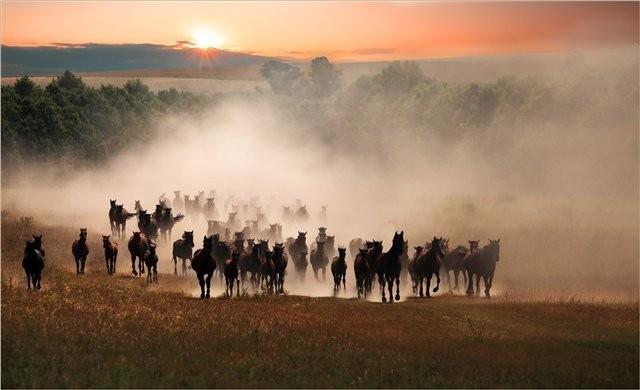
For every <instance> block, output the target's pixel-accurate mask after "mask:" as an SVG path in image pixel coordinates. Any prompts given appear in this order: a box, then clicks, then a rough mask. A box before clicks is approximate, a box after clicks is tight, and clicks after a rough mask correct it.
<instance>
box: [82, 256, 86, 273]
mask: <svg viewBox="0 0 640 390" xmlns="http://www.w3.org/2000/svg"><path fill="white" fill-rule="evenodd" d="M86 263H87V258H86V257H83V258H82V273H83V274H84V265H85V264H86Z"/></svg>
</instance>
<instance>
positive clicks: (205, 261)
mask: <svg viewBox="0 0 640 390" xmlns="http://www.w3.org/2000/svg"><path fill="white" fill-rule="evenodd" d="M212 252H213V237H207V236H204V239H203V240H202V249H198V250H197V251H196V253H194V254H193V260H192V261H191V268H192V269H193V270H194V271H195V272H196V276H197V277H198V283H200V298H201V299H203V298H205V297H206V298H209V297H210V296H211V294H210V291H211V277H213V271H215V269H216V261H215V260H214V258H213V255H212V254H211V253H212ZM205 284H206V287H207V289H206V293H205Z"/></svg>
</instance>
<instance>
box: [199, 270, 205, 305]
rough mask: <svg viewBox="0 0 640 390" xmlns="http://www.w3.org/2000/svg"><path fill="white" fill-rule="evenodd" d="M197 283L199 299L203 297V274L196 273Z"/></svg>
mask: <svg viewBox="0 0 640 390" xmlns="http://www.w3.org/2000/svg"><path fill="white" fill-rule="evenodd" d="M198 284H199V285H200V299H204V274H201V273H198Z"/></svg>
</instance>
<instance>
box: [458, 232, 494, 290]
mask: <svg viewBox="0 0 640 390" xmlns="http://www.w3.org/2000/svg"><path fill="white" fill-rule="evenodd" d="M498 261H500V239H497V240H491V239H489V244H488V245H485V246H484V247H482V249H479V250H476V251H474V252H473V253H472V254H470V255H469V256H467V257H466V258H465V260H464V268H465V270H466V271H467V275H468V279H469V287H467V291H466V292H467V295H473V276H474V275H475V277H476V292H475V293H476V294H478V292H479V291H480V278H482V280H483V281H484V295H485V296H486V297H487V298H491V293H490V290H491V286H492V284H493V275H494V273H495V271H496V263H497V262H498Z"/></svg>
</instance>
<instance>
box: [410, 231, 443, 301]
mask: <svg viewBox="0 0 640 390" xmlns="http://www.w3.org/2000/svg"><path fill="white" fill-rule="evenodd" d="M428 247H429V249H427V250H426V251H425V252H423V253H422V254H421V255H420V256H418V259H417V260H416V264H415V274H416V278H417V279H418V283H419V284H420V296H421V297H424V290H423V289H422V281H423V280H424V279H425V278H426V279H427V297H429V296H431V293H430V292H429V289H430V287H431V277H432V276H433V275H435V276H436V280H437V285H436V287H435V288H434V289H433V292H437V291H438V289H439V288H440V259H441V258H442V256H444V252H443V251H442V239H441V238H436V237H433V240H432V241H431V243H430V244H429V245H428Z"/></svg>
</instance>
